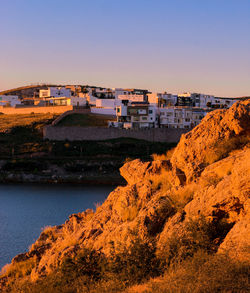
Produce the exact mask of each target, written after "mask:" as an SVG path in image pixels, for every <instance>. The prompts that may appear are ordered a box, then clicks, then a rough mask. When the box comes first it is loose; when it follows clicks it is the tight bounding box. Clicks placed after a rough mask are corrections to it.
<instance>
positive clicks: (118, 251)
mask: <svg viewBox="0 0 250 293" xmlns="http://www.w3.org/2000/svg"><path fill="white" fill-rule="evenodd" d="M249 114H250V100H245V101H242V102H237V103H236V104H234V105H233V106H232V107H231V108H230V109H228V110H216V111H214V112H211V113H209V114H208V115H207V116H206V117H205V118H204V119H203V120H202V122H201V123H200V124H199V125H198V126H196V127H195V128H194V129H193V130H192V131H190V132H189V133H187V134H184V135H182V138H181V140H180V142H179V144H178V145H177V147H176V148H175V149H174V150H173V151H172V152H171V153H170V152H168V153H167V154H166V155H165V156H154V160H153V161H150V162H142V161H141V160H139V159H136V160H133V161H131V162H128V163H125V164H124V165H123V166H122V167H121V169H120V173H121V175H122V176H123V177H124V179H125V180H126V181H127V185H126V186H123V187H117V188H116V189H115V190H114V191H113V192H112V193H111V194H110V195H109V196H108V198H107V200H106V201H105V202H104V203H103V204H102V205H101V206H99V207H98V208H97V209H96V211H92V210H86V211H84V212H82V213H79V214H73V215H71V216H70V217H69V220H67V221H66V222H65V223H64V224H63V225H59V226H55V227H47V228H46V229H45V230H44V231H43V232H42V233H41V235H40V237H39V239H38V240H37V241H36V242H35V243H34V244H33V245H32V246H31V247H30V250H29V252H27V253H23V254H20V255H18V256H16V257H15V258H14V259H13V260H12V263H11V264H10V265H8V266H6V267H5V268H4V270H3V274H2V276H1V279H0V282H1V283H0V284H1V286H2V290H3V291H7V292H121V291H127V292H128V291H129V292H184V291H185V292H216V291H217V292H218V291H222V292H226V291H227V292H228V291H230V290H231V291H233V292H247V291H248V289H249V283H248V274H249V259H250V258H249V257H250V254H249V251H250V249H249V248H250V239H249V235H250V231H249V228H250V218H249V216H250V214H249V194H250V180H249V178H250V176H249V175H250V148H249V146H250V118H249V117H250V116H249ZM150 278H152V279H151V280H149V279H150ZM146 290H147V291H146Z"/></svg>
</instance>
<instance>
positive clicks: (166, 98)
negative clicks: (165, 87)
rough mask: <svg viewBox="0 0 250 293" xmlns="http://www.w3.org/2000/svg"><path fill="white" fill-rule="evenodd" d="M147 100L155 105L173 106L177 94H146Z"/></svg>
mask: <svg viewBox="0 0 250 293" xmlns="http://www.w3.org/2000/svg"><path fill="white" fill-rule="evenodd" d="M147 97H148V102H149V103H150V104H151V105H155V106H156V107H165V106H175V104H176V103H177V96H175V95H172V94H168V93H151V94H147Z"/></svg>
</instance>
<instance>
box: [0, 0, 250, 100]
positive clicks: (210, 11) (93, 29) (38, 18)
mask: <svg viewBox="0 0 250 293" xmlns="http://www.w3.org/2000/svg"><path fill="white" fill-rule="evenodd" d="M0 12H1V14H0V15H1V25H0V90H5V89H9V88H14V87H17V86H21V85H27V84H31V83H37V82H39V83H46V82H49V83H60V84H66V83H67V84H70V83H71V84H89V85H99V86H106V87H124V88H132V87H135V88H147V89H149V90H152V91H165V90H166V91H168V92H172V93H179V92H183V91H194V92H202V93H208V94H209V93H210V94H215V95H220V96H243V95H250V0H175V1H173V0H43V1H41V0H40V1H39V0H11V1H7V0H0Z"/></svg>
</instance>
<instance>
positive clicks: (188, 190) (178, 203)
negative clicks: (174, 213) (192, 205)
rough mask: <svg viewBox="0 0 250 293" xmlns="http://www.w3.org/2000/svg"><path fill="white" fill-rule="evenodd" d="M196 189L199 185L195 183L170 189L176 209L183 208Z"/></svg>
mask: <svg viewBox="0 0 250 293" xmlns="http://www.w3.org/2000/svg"><path fill="white" fill-rule="evenodd" d="M198 189H199V186H197V184H195V183H190V184H188V185H185V186H181V187H178V189H172V190H171V199H172V201H173V203H174V205H175V207H176V208H177V210H180V209H183V207H184V206H185V205H186V204H187V203H188V202H190V201H191V200H192V199H193V197H194V194H195V192H196V191H197V190H198Z"/></svg>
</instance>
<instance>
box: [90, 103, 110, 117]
mask: <svg viewBox="0 0 250 293" xmlns="http://www.w3.org/2000/svg"><path fill="white" fill-rule="evenodd" d="M91 113H94V114H102V115H113V116H115V115H116V100H115V99H96V106H95V107H94V106H92V107H91Z"/></svg>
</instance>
